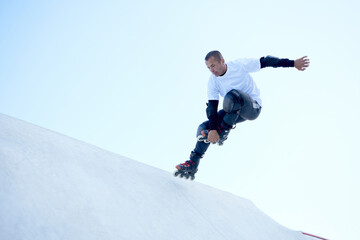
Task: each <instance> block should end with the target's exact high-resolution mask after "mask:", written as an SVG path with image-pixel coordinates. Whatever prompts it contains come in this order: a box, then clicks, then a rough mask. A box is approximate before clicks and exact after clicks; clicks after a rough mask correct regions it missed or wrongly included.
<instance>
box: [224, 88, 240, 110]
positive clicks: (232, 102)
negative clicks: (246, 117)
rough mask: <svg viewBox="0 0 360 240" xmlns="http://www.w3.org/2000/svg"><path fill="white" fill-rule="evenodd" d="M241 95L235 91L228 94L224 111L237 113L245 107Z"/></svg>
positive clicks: (225, 98)
mask: <svg viewBox="0 0 360 240" xmlns="http://www.w3.org/2000/svg"><path fill="white" fill-rule="evenodd" d="M242 102H243V100H242V97H241V93H240V92H239V91H237V90H235V89H233V90H231V91H230V92H228V93H227V94H226V95H225V97H224V102H223V109H224V111H225V112H227V113H230V112H233V111H237V110H239V109H240V108H241V106H242V105H243V103H242Z"/></svg>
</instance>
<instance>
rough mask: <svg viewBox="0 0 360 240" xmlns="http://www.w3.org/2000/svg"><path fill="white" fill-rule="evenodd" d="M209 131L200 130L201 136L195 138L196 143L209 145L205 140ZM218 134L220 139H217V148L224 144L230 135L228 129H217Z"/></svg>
mask: <svg viewBox="0 0 360 240" xmlns="http://www.w3.org/2000/svg"><path fill="white" fill-rule="evenodd" d="M209 131H210V130H202V131H201V135H199V136H198V137H197V139H198V141H200V142H205V143H209V141H208V140H207V138H208V134H209ZM218 133H219V136H220V139H219V141H218V142H217V144H218V145H219V146H221V145H223V144H224V141H225V140H226V139H227V138H228V136H229V133H230V129H222V130H221V129H219V130H218Z"/></svg>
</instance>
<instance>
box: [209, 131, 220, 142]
mask: <svg viewBox="0 0 360 240" xmlns="http://www.w3.org/2000/svg"><path fill="white" fill-rule="evenodd" d="M207 140H208V141H209V142H211V143H216V142H218V141H219V140H220V136H219V133H218V132H217V131H216V130H210V132H209V133H208V138H207Z"/></svg>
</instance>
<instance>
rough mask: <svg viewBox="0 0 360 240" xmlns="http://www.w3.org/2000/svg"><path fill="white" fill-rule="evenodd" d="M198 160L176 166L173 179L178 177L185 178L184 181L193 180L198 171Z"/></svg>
mask: <svg viewBox="0 0 360 240" xmlns="http://www.w3.org/2000/svg"><path fill="white" fill-rule="evenodd" d="M198 166H199V160H188V161H186V162H184V163H180V164H179V165H176V167H175V168H176V169H177V171H176V172H175V174H174V175H175V177H177V176H178V175H180V177H181V178H182V177H185V178H186V179H189V178H190V180H194V179H195V173H196V172H197V171H198V168H197V167H198Z"/></svg>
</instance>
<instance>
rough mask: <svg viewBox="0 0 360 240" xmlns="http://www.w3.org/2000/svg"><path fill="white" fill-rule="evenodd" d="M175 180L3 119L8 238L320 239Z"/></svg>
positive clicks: (0, 225)
mask: <svg viewBox="0 0 360 240" xmlns="http://www.w3.org/2000/svg"><path fill="white" fill-rule="evenodd" d="M172 174H173V173H170V172H166V171H163V170H160V169H157V168H154V167H151V166H148V165H145V164H142V163H139V162H137V161H134V160H131V159H128V158H126V157H123V156H120V155H117V154H114V153H111V152H108V151H105V150H103V149H100V148H98V147H95V146H93V145H89V144H86V143H84V142H81V141H78V140H75V139H72V138H70V137H67V136H64V135H62V134H58V133H55V132H53V131H50V130H47V129H44V128H41V127H38V126H35V125H32V124H30V123H26V122H24V121H21V120H18V119H14V118H12V117H9V116H6V115H2V114H0V213H1V214H0V239H1V240H23V239H37V240H51V239H62V240H63V239H67V240H72V239H74V240H75V239H76V240H79V239H80V240H81V239H86V240H91V239H111V240H112V239H114V240H119V239H124V240H125V239H126V240H132V239H134V240H135V239H139V240H140V239H141V240H143V239H157V240H165V239H166V240H169V239H171V240H176V239H199V240H212V239H214V240H215V239H216V240H221V239H256V240H265V239H266V240H272V239H274V240H303V239H304V240H314V239H316V238H314V237H311V236H308V235H304V234H302V233H301V232H300V231H293V230H290V229H288V228H286V227H284V226H282V225H280V224H278V223H277V222H275V221H274V220H272V219H271V218H270V217H268V216H267V215H266V214H264V213H262V212H261V211H260V210H259V209H257V208H256V207H255V206H254V204H253V203H252V202H251V201H249V200H246V199H243V198H241V197H238V196H235V195H233V194H231V193H228V192H224V191H221V190H218V189H214V188H212V187H209V186H206V185H203V184H199V183H197V182H196V181H189V180H184V179H180V178H175V177H173V175H172Z"/></svg>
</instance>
